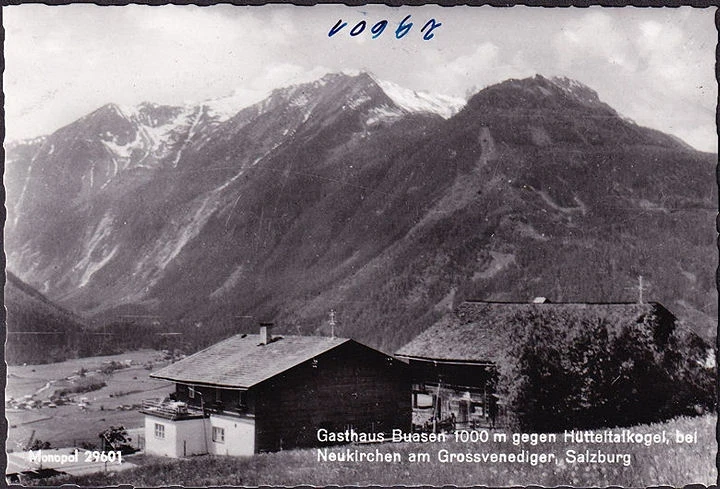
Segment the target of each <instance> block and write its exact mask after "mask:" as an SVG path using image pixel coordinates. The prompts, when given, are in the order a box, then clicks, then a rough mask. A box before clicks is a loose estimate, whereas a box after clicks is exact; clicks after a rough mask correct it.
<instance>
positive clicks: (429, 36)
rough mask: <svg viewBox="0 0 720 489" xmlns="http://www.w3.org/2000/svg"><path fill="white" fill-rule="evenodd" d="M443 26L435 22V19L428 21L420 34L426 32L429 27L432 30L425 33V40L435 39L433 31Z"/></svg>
mask: <svg viewBox="0 0 720 489" xmlns="http://www.w3.org/2000/svg"><path fill="white" fill-rule="evenodd" d="M441 25H442V22H435V19H430V20H428V21H427V23H425V25H424V26H423V28H422V29H420V32H425V29H427V28H428V26H430V29H429V30H428V31H427V32H426V33H425V35H424V36H423V39H424V40H426V41H429V40H430V39H432V38H433V37H435V34H433V33H432V31H434V30H435V29H437V28H438V27H440V26H441Z"/></svg>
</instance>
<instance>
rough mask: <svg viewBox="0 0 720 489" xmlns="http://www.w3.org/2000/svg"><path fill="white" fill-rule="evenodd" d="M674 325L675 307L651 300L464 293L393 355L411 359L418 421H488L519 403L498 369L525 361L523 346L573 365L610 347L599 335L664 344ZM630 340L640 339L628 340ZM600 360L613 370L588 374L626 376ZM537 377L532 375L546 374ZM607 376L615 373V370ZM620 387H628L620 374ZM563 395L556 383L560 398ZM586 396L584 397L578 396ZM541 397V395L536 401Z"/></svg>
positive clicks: (611, 340)
mask: <svg viewBox="0 0 720 489" xmlns="http://www.w3.org/2000/svg"><path fill="white" fill-rule="evenodd" d="M674 327H675V317H674V316H673V314H672V313H670V311H668V310H667V309H666V308H665V307H663V306H662V305H661V304H658V303H654V302H653V303H643V304H639V303H603V304H590V303H552V302H549V301H547V300H542V301H539V300H538V301H533V302H531V303H506V302H484V301H467V302H464V303H462V304H461V305H460V306H459V307H458V308H457V309H456V310H455V311H454V312H453V313H450V314H448V315H446V316H445V317H443V318H441V319H440V320H439V321H438V322H437V323H436V324H435V325H433V326H431V327H430V328H428V329H427V330H425V331H423V332H422V333H421V334H419V335H418V336H417V337H416V338H415V339H413V340H412V341H410V342H409V343H408V344H406V345H405V346H403V347H402V348H400V349H399V350H398V351H397V352H396V356H397V357H398V358H400V359H403V360H406V361H408V362H409V366H410V377H411V382H412V393H413V394H412V395H413V424H414V426H415V428H416V429H419V428H420V429H423V428H424V429H435V430H437V429H439V428H447V427H456V428H474V427H488V426H495V425H500V424H505V423H506V422H507V421H508V416H509V415H510V414H511V412H512V411H513V410H514V409H515V408H516V407H517V406H512V405H508V402H509V400H508V399H507V398H506V396H503V395H502V392H503V391H507V389H506V387H507V386H502V385H498V382H499V381H501V378H500V376H499V370H500V368H501V367H503V368H506V371H508V370H512V369H513V368H520V367H518V366H517V365H518V364H519V363H520V359H519V358H517V357H516V356H517V355H524V354H525V353H524V352H528V351H530V350H529V349H527V348H525V347H526V346H532V345H534V346H536V347H537V349H538V352H537V357H538V359H541V358H542V356H543V355H544V354H545V353H546V352H549V351H550V350H552V349H553V348H557V356H558V357H561V358H559V359H558V365H566V366H567V365H570V366H569V367H568V369H569V370H572V368H574V367H573V365H578V368H580V367H582V368H585V367H586V366H584V365H580V364H581V363H582V362H583V361H589V360H588V358H590V357H592V358H595V357H598V358H599V357H601V356H603V355H609V354H610V352H607V351H604V352H603V351H600V352H596V353H597V354H595V353H593V351H594V350H593V348H596V347H600V344H601V343H602V344H603V345H605V347H607V348H610V346H608V345H619V344H620V343H621V342H622V341H624V340H623V339H622V338H623V335H626V336H627V337H628V338H634V337H635V336H633V335H637V337H638V338H641V339H643V341H644V340H647V342H648V344H651V347H650V349H653V348H656V349H659V350H658V351H661V350H662V348H663V347H664V345H665V343H666V342H667V341H668V337H669V335H670V334H671V332H672V331H673V329H674ZM632 341H635V340H630V343H632ZM583 342H586V343H587V347H586V350H587V354H586V355H585V357H582V355H580V354H578V355H577V358H575V355H576V353H577V352H579V351H581V349H582V348H585V347H584V346H583ZM565 345H574V346H572V348H575V350H572V351H570V350H568V351H565V350H564V346H565ZM578 345H579V346H578ZM652 345H654V346H652ZM568 348H570V347H568ZM576 350H577V351H576ZM529 354H532V352H530V353H529ZM627 354H628V360H627V361H628V362H629V363H632V362H633V361H634V359H633V355H634V353H633V352H632V351H628V352H627ZM643 354H645V352H643ZM593 355H595V356H593ZM583 358H585V359H583ZM643 358H644V357H643ZM523 361H525V358H523ZM538 361H539V362H540V361H542V360H538ZM544 365H547V366H548V367H549V368H555V366H554V365H548V364H547V363H545V364H544ZM602 365H606V367H607V369H608V371H606V372H603V371H599V370H597V369H596V370H597V371H594V372H590V373H589V374H588V376H590V375H595V376H597V379H596V380H597V384H598V385H600V383H601V382H605V379H606V378H607V377H608V376H609V375H612V376H613V377H615V376H617V377H618V378H617V380H616V383H617V382H620V381H623V382H624V381H626V380H627V379H624V378H623V377H622V376H623V375H625V374H626V373H625V372H623V371H622V370H618V369H617V368H616V367H617V366H616V365H615V364H613V363H612V362H610V361H608V362H606V363H604V364H603V363H598V366H602ZM559 368H561V367H559ZM616 370H618V371H616ZM558 372H559V371H558ZM628 372H629V371H628ZM563 375H564V374H563ZM627 375H628V376H629V375H631V374H630V373H627ZM564 378H565V377H562V375H561V374H560V373H558V374H557V376H556V377H555V378H554V380H553V378H552V375H550V374H548V376H546V381H547V383H548V384H549V383H552V382H554V381H559V380H560V379H564ZM538 379H539V380H538ZM538 379H536V380H534V381H533V382H536V383H540V382H545V381H544V380H542V379H540V378H538ZM609 380H610V381H612V377H611V378H610V379H609ZM633 382H634V381H633ZM633 385H634V384H633ZM617 388H618V389H622V388H623V385H622V382H620V384H617ZM633 388H634V387H633ZM528 392H529V393H527V395H528V396H533V395H535V394H534V393H533V392H534V391H533V392H530V391H528ZM591 394H592V393H591ZM591 394H587V393H586V392H580V393H578V394H577V395H578V396H583V395H584V396H586V397H588V399H586V400H585V401H584V402H587V401H589V400H590V397H591ZM563 395H565V394H564V393H563V391H562V387H560V386H559V387H558V388H557V391H556V396H557V399H558V401H559V399H560V397H561V396H563ZM573 395H575V394H574V393H573ZM581 402H583V401H582V399H579V400H578V403H581ZM539 403H540V400H539V399H538V404H537V405H538V406H539V405H540V404H539ZM560 404H561V403H560V402H557V406H558V410H557V412H560V411H562V408H560V407H559V406H560Z"/></svg>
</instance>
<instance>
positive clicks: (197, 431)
mask: <svg viewBox="0 0 720 489" xmlns="http://www.w3.org/2000/svg"><path fill="white" fill-rule="evenodd" d="M156 424H160V425H163V426H164V427H165V436H164V437H163V438H158V437H157V436H156V435H155V425H156ZM209 424H210V423H209V420H207V419H202V418H194V419H185V420H176V421H170V420H167V419H163V418H158V417H155V416H145V453H147V454H150V455H161V456H164V457H173V458H177V457H189V456H191V455H202V454H205V453H208V448H209V445H207V446H206V444H205V440H206V439H205V433H206V432H207V429H206V426H205V425H208V426H209Z"/></svg>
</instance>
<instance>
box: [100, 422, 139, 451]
mask: <svg viewBox="0 0 720 489" xmlns="http://www.w3.org/2000/svg"><path fill="white" fill-rule="evenodd" d="M98 436H99V437H100V446H101V449H102V450H103V451H107V450H123V451H125V450H127V449H132V448H131V447H130V445H129V443H130V441H131V440H132V439H131V438H130V437H129V436H128V432H127V430H126V429H125V427H124V426H118V427H115V426H111V427H110V428H108V429H106V430H105V431H103V432H102V433H100V434H99V435H98Z"/></svg>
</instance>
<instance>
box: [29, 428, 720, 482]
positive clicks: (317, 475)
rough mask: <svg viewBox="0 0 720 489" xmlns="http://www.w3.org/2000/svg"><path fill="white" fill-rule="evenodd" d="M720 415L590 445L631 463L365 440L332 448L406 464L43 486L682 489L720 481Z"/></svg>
mask: <svg viewBox="0 0 720 489" xmlns="http://www.w3.org/2000/svg"><path fill="white" fill-rule="evenodd" d="M715 424H716V417H715V416H711V415H706V416H702V417H696V418H690V417H681V418H676V419H673V420H671V421H668V422H666V423H655V424H650V425H640V426H636V427H634V428H632V431H633V432H636V433H653V434H655V433H662V432H663V431H665V432H666V434H667V436H668V438H670V439H671V441H670V443H669V444H668V445H651V446H645V445H644V444H638V443H632V444H613V445H607V444H606V445H594V446H590V445H588V446H587V448H590V449H591V450H593V449H596V448H601V449H602V450H603V451H606V452H625V453H630V454H632V458H631V463H630V465H629V466H627V467H626V466H624V465H623V464H567V463H560V464H556V463H552V464H537V465H535V466H532V465H530V464H518V463H514V464H511V463H504V464H502V463H495V464H492V463H459V462H454V463H441V462H439V461H438V460H437V457H436V456H435V454H436V453H437V452H438V451H439V450H441V449H443V448H446V449H448V450H449V451H451V452H455V453H457V452H468V451H474V452H507V453H510V452H516V453H517V452H520V450H522V449H525V450H529V451H531V452H534V453H540V452H554V453H556V454H557V456H558V458H561V459H563V458H564V454H565V451H566V450H568V449H576V450H578V451H584V450H585V447H582V446H579V445H574V446H573V445H570V444H566V443H564V442H563V441H562V436H559V437H558V441H556V442H555V443H539V444H536V445H534V446H531V445H530V444H529V443H525V444H522V445H519V446H515V445H513V444H512V443H511V442H510V441H508V442H506V443H499V442H488V443H485V444H477V443H476V444H471V443H468V444H463V443H456V442H454V441H447V442H444V443H426V444H420V443H396V444H390V443H385V444H379V445H364V446H346V447H332V448H330V450H331V451H334V452H338V453H339V452H343V451H344V450H345V449H346V448H350V449H351V450H353V451H354V450H355V449H357V450H358V451H362V452H375V451H376V450H379V451H380V452H381V453H392V452H397V453H400V454H401V457H402V462H399V463H384V462H382V463H371V462H360V463H358V462H329V461H328V462H325V461H322V462H320V461H318V451H317V449H305V450H293V451H287V452H278V453H269V454H260V455H256V456H253V457H250V458H232V457H215V456H202V457H196V458H192V459H185V460H169V459H164V458H157V457H149V456H146V457H142V458H140V459H139V460H136V462H142V463H144V465H143V466H142V467H139V468H137V469H132V470H126V471H123V472H119V473H115V474H113V473H110V474H102V473H100V474H94V475H88V476H83V477H67V476H66V477H58V478H54V479H49V480H45V481H40V484H42V485H46V484H52V485H59V484H66V483H71V484H79V485H81V486H107V485H115V484H133V485H135V486H168V485H174V484H181V485H184V486H186V487H187V486H216V485H233V486H259V485H270V486H297V485H301V484H309V485H314V486H328V485H341V486H342V485H382V486H393V485H434V486H441V485H457V486H474V485H488V486H507V485H521V486H525V485H541V486H556V485H572V486H581V487H591V486H599V487H605V486H609V485H619V486H623V487H631V486H632V487H638V486H650V485H669V486H674V487H681V486H684V485H687V484H691V483H699V484H704V485H712V484H715V483H716V479H717V470H716V468H715V455H716V453H717V444H716V441H715ZM676 430H680V431H681V432H683V433H686V434H692V433H695V432H696V433H697V442H696V443H687V444H685V443H683V444H677V443H675V433H676ZM411 452H428V453H430V454H431V460H430V462H423V463H411V462H408V454H409V453H411Z"/></svg>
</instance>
